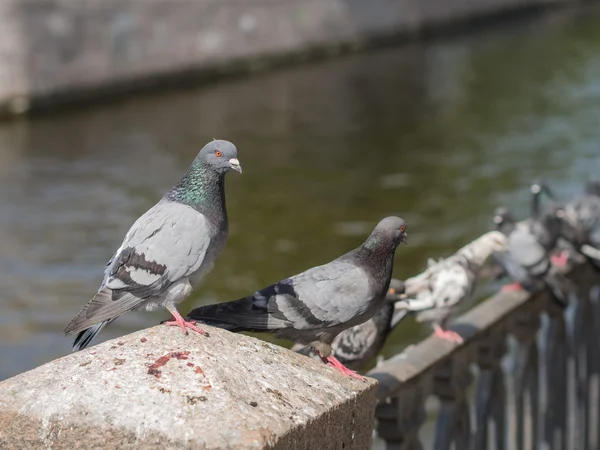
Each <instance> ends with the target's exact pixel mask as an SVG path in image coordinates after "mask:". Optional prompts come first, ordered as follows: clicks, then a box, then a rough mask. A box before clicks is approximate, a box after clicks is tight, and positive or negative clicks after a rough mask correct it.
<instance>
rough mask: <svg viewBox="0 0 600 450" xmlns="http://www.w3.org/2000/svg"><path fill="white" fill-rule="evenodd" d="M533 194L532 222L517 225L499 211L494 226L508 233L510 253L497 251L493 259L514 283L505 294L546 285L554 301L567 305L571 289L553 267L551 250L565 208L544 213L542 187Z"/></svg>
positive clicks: (558, 231) (537, 187)
mask: <svg viewBox="0 0 600 450" xmlns="http://www.w3.org/2000/svg"><path fill="white" fill-rule="evenodd" d="M532 193H533V195H534V199H533V203H532V217H531V218H530V219H528V220H525V221H522V222H516V223H515V222H513V220H512V217H510V216H509V215H508V214H506V213H505V215H504V216H503V217H501V218H499V214H498V211H497V214H496V215H495V216H494V223H495V225H496V227H497V229H498V230H502V232H503V233H505V234H507V237H508V251H507V252H495V253H494V254H493V255H492V257H493V258H494V260H495V261H496V263H497V264H499V265H500V266H501V267H502V268H503V269H504V271H505V273H506V274H507V275H508V276H509V277H510V278H511V279H512V280H513V281H514V283H513V284H511V285H508V286H505V287H504V288H503V290H504V291H508V290H516V289H519V290H520V289H526V290H528V291H533V290H536V289H538V288H539V287H541V285H542V284H544V283H545V284H546V285H547V286H549V287H550V289H551V291H552V293H553V297H554V298H555V300H557V302H558V303H559V304H561V305H562V306H565V305H566V304H567V303H568V293H569V292H570V291H571V290H572V288H571V286H570V284H569V283H568V280H567V279H566V278H564V277H563V276H562V275H561V274H560V273H559V272H558V271H557V270H555V268H554V267H553V264H552V251H553V250H554V248H555V246H556V244H557V242H558V239H559V237H560V234H561V230H562V222H561V220H562V219H561V216H562V215H563V213H562V212H561V211H562V209H561V208H559V207H558V206H556V205H551V207H550V208H549V210H548V211H546V212H545V213H542V212H541V207H540V203H539V195H540V193H541V189H540V188H539V185H537V184H535V185H533V186H532ZM505 211H506V210H505ZM556 265H564V262H563V261H562V260H560V261H556Z"/></svg>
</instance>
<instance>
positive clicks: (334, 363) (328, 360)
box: [314, 348, 367, 381]
mask: <svg viewBox="0 0 600 450" xmlns="http://www.w3.org/2000/svg"><path fill="white" fill-rule="evenodd" d="M314 350H315V353H316V354H317V355H318V356H319V358H321V361H323V362H324V363H325V364H327V365H328V366H331V367H334V368H336V369H337V370H339V371H340V372H342V373H343V374H344V375H346V376H347V377H350V378H356V379H357V380H360V381H367V380H366V379H365V377H363V376H361V375H359V374H357V373H356V372H355V371H354V370H350V369H348V368H347V367H346V366H344V365H343V364H342V363H341V362H340V361H339V360H338V359H337V358H336V357H335V356H333V355H329V356H327V357H325V356H323V355H322V354H321V352H320V351H319V350H317V349H316V348H315V349H314Z"/></svg>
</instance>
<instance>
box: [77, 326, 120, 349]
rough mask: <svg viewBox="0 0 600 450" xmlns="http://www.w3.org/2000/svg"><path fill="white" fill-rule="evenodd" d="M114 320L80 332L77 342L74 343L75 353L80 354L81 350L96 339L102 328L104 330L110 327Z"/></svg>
mask: <svg viewBox="0 0 600 450" xmlns="http://www.w3.org/2000/svg"><path fill="white" fill-rule="evenodd" d="M113 320H114V319H111V320H105V321H104V322H100V323H98V324H96V325H93V326H91V327H89V328H87V329H86V330H83V331H80V332H79V333H77V337H76V338H75V342H73V351H74V352H78V351H79V350H83V349H84V348H86V347H87V346H89V345H90V342H92V340H93V339H94V338H95V337H96V335H97V334H98V333H100V331H101V330H102V328H104V327H105V326H106V325H108V324H109V323H110V322H112V321H113Z"/></svg>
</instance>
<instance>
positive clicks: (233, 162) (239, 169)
mask: <svg viewBox="0 0 600 450" xmlns="http://www.w3.org/2000/svg"><path fill="white" fill-rule="evenodd" d="M229 167H231V168H232V169H233V170H235V171H236V172H239V173H242V166H240V162H239V160H238V159H237V158H231V159H230V160H229Z"/></svg>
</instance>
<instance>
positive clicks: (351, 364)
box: [292, 279, 406, 370]
mask: <svg viewBox="0 0 600 450" xmlns="http://www.w3.org/2000/svg"><path fill="white" fill-rule="evenodd" d="M402 292H404V283H403V282H402V281H400V280H395V279H392V280H391V281H390V287H389V289H388V293H387V295H386V297H385V300H384V301H383V302H382V304H381V306H380V307H379V309H378V310H377V312H375V314H374V315H373V317H371V318H370V319H369V320H367V321H366V322H363V323H361V324H359V325H355V326H353V327H352V328H348V329H347V330H344V331H342V332H341V333H340V334H338V335H337V336H336V338H335V339H334V340H333V342H332V343H331V351H332V353H333V356H335V358H337V360H338V361H339V362H341V363H342V364H343V365H344V366H346V367H347V368H349V369H353V370H360V369H363V368H364V367H365V366H366V365H367V364H368V363H369V362H370V361H371V360H372V359H373V358H374V357H375V356H376V355H377V354H378V353H379V352H380V351H381V349H382V348H383V346H384V345H385V341H386V340H387V337H388V336H389V334H390V333H391V332H392V330H393V329H394V327H395V326H396V325H397V324H398V323H399V322H400V320H402V319H403V318H404V317H405V316H406V314H404V315H403V316H401V315H400V314H396V315H394V302H395V301H396V300H398V296H399V295H400V294H401V293H402ZM405 312H406V311H405ZM394 319H395V321H394ZM292 350H293V351H295V352H298V353H300V354H303V355H305V356H310V357H311V358H313V359H317V358H319V357H318V355H317V354H316V353H315V352H314V350H313V349H312V347H310V346H305V345H302V344H294V346H293V347H292Z"/></svg>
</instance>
